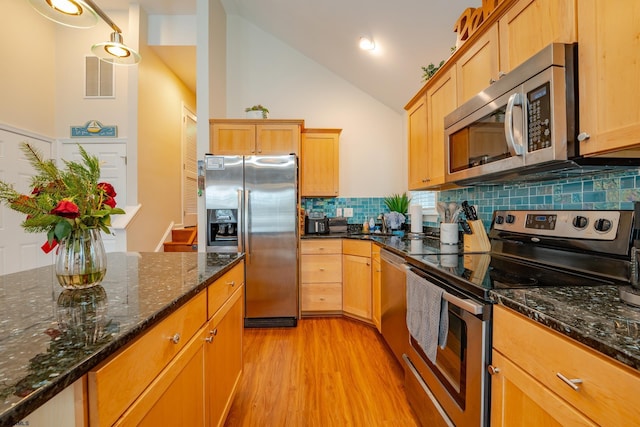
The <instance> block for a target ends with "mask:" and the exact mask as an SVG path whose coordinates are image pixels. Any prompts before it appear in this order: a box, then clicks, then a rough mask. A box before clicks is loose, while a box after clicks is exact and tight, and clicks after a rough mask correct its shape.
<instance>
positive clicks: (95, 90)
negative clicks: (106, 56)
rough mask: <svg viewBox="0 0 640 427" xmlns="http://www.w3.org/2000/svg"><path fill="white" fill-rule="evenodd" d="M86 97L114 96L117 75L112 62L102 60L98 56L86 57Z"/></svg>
mask: <svg viewBox="0 0 640 427" xmlns="http://www.w3.org/2000/svg"><path fill="white" fill-rule="evenodd" d="M84 88H85V92H84V96H85V97H86V98H114V97H115V75H114V72H113V64H112V63H111V62H106V61H101V60H100V58H98V57H97V56H86V57H85V85H84Z"/></svg>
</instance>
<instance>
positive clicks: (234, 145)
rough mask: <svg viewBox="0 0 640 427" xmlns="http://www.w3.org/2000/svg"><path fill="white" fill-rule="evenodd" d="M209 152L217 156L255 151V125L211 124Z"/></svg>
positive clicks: (247, 153)
mask: <svg viewBox="0 0 640 427" xmlns="http://www.w3.org/2000/svg"><path fill="white" fill-rule="evenodd" d="M210 137H211V152H212V153H213V154H216V155H219V156H227V155H236V156H242V155H250V154H256V153H255V146H256V126H255V125H253V124H240V123H233V124H229V123H214V124H213V125H211V135H210Z"/></svg>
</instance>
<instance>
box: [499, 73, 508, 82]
mask: <svg viewBox="0 0 640 427" xmlns="http://www.w3.org/2000/svg"><path fill="white" fill-rule="evenodd" d="M506 75H507V73H505V72H504V71H498V80H500V79H501V78H503V77H504V76H506Z"/></svg>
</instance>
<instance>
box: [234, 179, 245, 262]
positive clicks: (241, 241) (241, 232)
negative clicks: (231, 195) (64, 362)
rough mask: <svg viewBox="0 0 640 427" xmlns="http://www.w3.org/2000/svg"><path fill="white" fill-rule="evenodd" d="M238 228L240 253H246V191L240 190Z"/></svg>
mask: <svg viewBox="0 0 640 427" xmlns="http://www.w3.org/2000/svg"><path fill="white" fill-rule="evenodd" d="M237 191H238V218H237V220H238V228H237V230H236V236H237V239H238V252H244V250H243V248H244V217H245V215H244V205H243V204H242V200H243V199H244V191H243V190H242V189H241V188H239V189H238V190H237Z"/></svg>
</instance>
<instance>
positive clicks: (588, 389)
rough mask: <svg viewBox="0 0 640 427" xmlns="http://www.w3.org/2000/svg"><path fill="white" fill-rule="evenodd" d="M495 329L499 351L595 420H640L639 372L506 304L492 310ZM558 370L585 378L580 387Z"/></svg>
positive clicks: (616, 422) (620, 422) (628, 422)
mask: <svg viewBox="0 0 640 427" xmlns="http://www.w3.org/2000/svg"><path fill="white" fill-rule="evenodd" d="M493 330H494V334H493V346H494V348H495V349H496V350H497V351H499V352H501V353H502V354H504V355H505V356H506V357H508V358H509V359H511V360H512V361H513V362H514V363H515V364H516V365H518V366H519V367H521V368H522V369H523V370H524V371H526V372H528V373H529V374H530V375H531V376H533V377H534V378H535V379H536V380H538V381H539V382H541V383H542V384H544V385H545V386H546V387H548V388H549V389H550V390H551V391H553V392H554V393H556V394H557V395H559V396H560V397H562V398H563V399H565V400H566V401H567V402H569V403H570V404H571V405H573V406H574V407H575V408H577V409H578V410H579V411H581V412H583V413H584V414H585V415H587V416H588V417H589V418H591V419H592V420H594V421H595V422H596V423H598V424H600V425H631V424H633V423H634V422H637V420H639V419H640V395H639V394H638V393H637V391H638V390H640V375H638V373H637V372H635V371H634V370H632V369H630V368H628V367H626V366H624V365H622V364H620V363H619V362H616V361H614V360H613V359H609V358H607V356H604V355H602V354H600V353H598V352H596V351H593V350H591V349H589V348H588V347H586V346H584V345H582V344H580V343H578V342H576V341H573V340H571V339H570V338H567V337H565V336H563V335H561V334H559V333H557V332H555V331H553V330H551V329H549V328H547V327H544V326H542V325H539V324H537V323H535V322H533V321H532V320H529V319H527V318H525V317H524V316H522V315H520V314H518V313H515V312H513V311H511V310H509V309H506V308H504V307H502V306H496V307H495V309H494V329H493ZM498 368H499V367H498ZM558 373H560V374H561V375H564V376H565V377H566V378H569V379H580V380H582V383H581V384H577V386H578V390H573V388H571V387H570V386H569V385H567V384H566V383H565V382H563V381H562V380H561V379H560V378H559V377H558V376H557V374H558ZM498 375H499V374H498Z"/></svg>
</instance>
